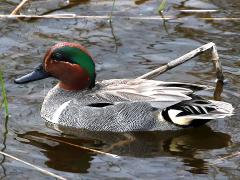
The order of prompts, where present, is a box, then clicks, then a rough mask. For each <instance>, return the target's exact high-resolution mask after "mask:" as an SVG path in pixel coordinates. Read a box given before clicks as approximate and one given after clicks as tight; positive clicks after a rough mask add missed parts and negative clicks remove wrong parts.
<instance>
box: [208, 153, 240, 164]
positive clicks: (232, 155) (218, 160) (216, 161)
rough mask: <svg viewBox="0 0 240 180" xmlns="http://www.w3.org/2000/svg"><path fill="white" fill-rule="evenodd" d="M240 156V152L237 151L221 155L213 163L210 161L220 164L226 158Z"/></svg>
mask: <svg viewBox="0 0 240 180" xmlns="http://www.w3.org/2000/svg"><path fill="white" fill-rule="evenodd" d="M238 156H240V152H236V153H233V154H230V155H227V156H224V157H221V158H219V159H216V160H215V161H214V162H213V163H210V165H215V164H219V163H221V161H223V160H226V159H229V158H233V157H238Z"/></svg>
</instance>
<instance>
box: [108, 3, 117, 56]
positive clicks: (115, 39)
mask: <svg viewBox="0 0 240 180" xmlns="http://www.w3.org/2000/svg"><path fill="white" fill-rule="evenodd" d="M115 2H116V0H113V5H112V10H111V13H110V16H109V25H110V28H111V33H112V36H113V40H114V42H115V52H117V51H118V45H117V38H116V36H115V33H114V29H113V24H112V15H113V10H114V7H115Z"/></svg>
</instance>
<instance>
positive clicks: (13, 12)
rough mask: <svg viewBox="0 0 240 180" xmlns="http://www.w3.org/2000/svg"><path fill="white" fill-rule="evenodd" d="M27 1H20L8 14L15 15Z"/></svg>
mask: <svg viewBox="0 0 240 180" xmlns="http://www.w3.org/2000/svg"><path fill="white" fill-rule="evenodd" d="M27 1H29V0H22V2H21V3H20V4H19V5H18V6H17V7H16V8H15V9H14V10H13V11H12V12H11V14H10V15H16V14H17V13H18V11H19V10H20V9H21V8H22V7H23V5H24V4H25V3H26V2H27Z"/></svg>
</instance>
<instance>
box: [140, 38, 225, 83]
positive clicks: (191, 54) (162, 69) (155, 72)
mask: <svg viewBox="0 0 240 180" xmlns="http://www.w3.org/2000/svg"><path fill="white" fill-rule="evenodd" d="M208 50H212V61H213V65H214V67H215V69H216V76H217V79H218V80H220V81H223V79H224V77H223V73H222V66H221V62H220V61H219V56H218V53H217V49H216V45H215V44H214V43H213V42H210V43H208V44H205V45H203V46H201V47H199V48H197V49H195V50H193V51H191V52H189V53H187V54H185V55H183V56H181V57H179V58H177V59H175V60H172V61H170V62H169V63H167V64H165V65H163V66H161V67H159V68H157V69H155V70H153V71H150V72H148V73H146V74H144V75H142V76H139V77H138V78H137V79H153V78H155V77H157V76H159V75H160V74H163V73H165V72H166V71H168V70H170V69H172V68H174V67H176V66H178V65H180V64H183V63H185V62H187V61H189V60H190V59H192V58H194V57H196V56H198V55H200V54H202V53H204V52H205V51H208Z"/></svg>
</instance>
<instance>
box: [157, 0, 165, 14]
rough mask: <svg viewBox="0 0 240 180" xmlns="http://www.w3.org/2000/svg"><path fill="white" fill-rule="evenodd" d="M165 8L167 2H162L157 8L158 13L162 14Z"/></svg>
mask: <svg viewBox="0 0 240 180" xmlns="http://www.w3.org/2000/svg"><path fill="white" fill-rule="evenodd" d="M166 7H167V0H162V2H161V3H160V5H159V7H158V12H159V13H162V11H163V10H164V9H165V8H166Z"/></svg>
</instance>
